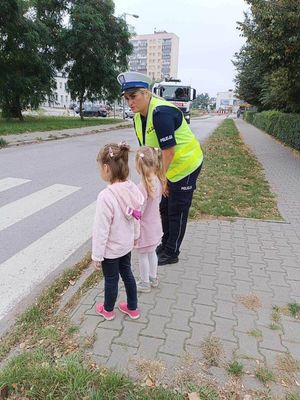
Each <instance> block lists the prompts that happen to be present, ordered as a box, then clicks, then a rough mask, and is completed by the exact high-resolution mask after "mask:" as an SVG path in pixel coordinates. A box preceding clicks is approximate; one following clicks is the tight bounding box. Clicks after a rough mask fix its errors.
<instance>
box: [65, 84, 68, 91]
mask: <svg viewBox="0 0 300 400" xmlns="http://www.w3.org/2000/svg"><path fill="white" fill-rule="evenodd" d="M65 90H68V84H67V82H66V83H65Z"/></svg>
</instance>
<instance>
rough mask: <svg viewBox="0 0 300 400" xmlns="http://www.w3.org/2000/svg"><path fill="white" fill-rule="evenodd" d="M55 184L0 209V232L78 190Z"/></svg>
mask: <svg viewBox="0 0 300 400" xmlns="http://www.w3.org/2000/svg"><path fill="white" fill-rule="evenodd" d="M79 189H80V188H79V187H76V186H68V185H60V184H55V185H52V186H49V187H47V188H45V189H42V190H39V191H38V192H35V193H32V194H31V195H29V196H26V197H23V198H21V199H19V200H16V201H14V202H12V203H9V204H7V205H5V206H3V207H1V208H0V231H1V230H3V229H6V228H8V227H9V226H11V225H13V224H15V223H17V222H19V221H21V220H22V219H24V218H27V217H29V216H30V215H32V214H34V213H36V212H38V211H40V210H42V209H44V208H46V207H48V206H50V205H51V204H54V203H55V202H57V201H59V200H61V199H63V198H64V197H66V196H69V195H70V194H72V193H74V192H76V191H77V190H79Z"/></svg>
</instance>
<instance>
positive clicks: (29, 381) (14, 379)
mask: <svg viewBox="0 0 300 400" xmlns="http://www.w3.org/2000/svg"><path fill="white" fill-rule="evenodd" d="M1 387H2V388H6V391H7V395H13V396H14V397H12V398H14V399H17V398H24V397H23V396H26V399H27V398H28V399H29V398H30V399H33V400H44V399H52V400H61V399H86V400H88V399H91V400H100V399H101V400H106V399H107V400H112V399H124V400H125V399H128V400H129V399H136V400H169V399H174V400H184V399H185V398H186V397H185V396H184V395H183V394H179V393H174V392H173V391H171V390H168V389H164V388H162V387H159V388H151V389H150V388H148V387H141V386H140V385H139V384H137V383H135V382H133V381H132V380H130V379H128V378H126V377H125V376H123V375H121V374H118V373H116V372H113V371H108V370H106V369H101V368H97V367H95V366H94V365H92V364H91V365H88V364H87V363H86V361H85V360H84V358H83V357H82V356H81V355H80V354H69V355H67V356H63V357H62V358H61V359H59V360H54V359H53V358H52V357H51V356H49V354H47V353H46V352H45V351H43V350H36V351H34V352H29V353H24V354H22V355H20V356H18V357H15V358H14V359H13V360H11V362H10V363H9V364H8V365H7V367H6V368H4V369H3V370H2V371H1V372H0V389H1ZM18 396H19V397H18ZM21 396H22V397H21Z"/></svg>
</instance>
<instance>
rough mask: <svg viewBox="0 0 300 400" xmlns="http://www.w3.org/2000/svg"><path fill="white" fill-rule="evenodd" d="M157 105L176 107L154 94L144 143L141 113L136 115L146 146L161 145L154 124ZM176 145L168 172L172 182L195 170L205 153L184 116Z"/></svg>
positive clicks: (137, 127) (136, 123)
mask: <svg viewBox="0 0 300 400" xmlns="http://www.w3.org/2000/svg"><path fill="white" fill-rule="evenodd" d="M157 106H167V107H175V108H177V107H176V106H174V105H173V104H172V103H170V102H168V101H166V100H163V99H160V98H158V97H156V96H152V97H151V100H150V104H149V108H148V115H147V122H146V131H145V142H144V143H143V128H142V120H141V115H140V113H136V114H135V115H134V125H135V131H136V135H137V137H138V139H139V142H140V143H141V144H143V145H145V146H150V147H160V146H159V141H158V139H157V135H156V132H155V129H154V126H153V119H152V116H153V111H154V109H155V107H157ZM175 140H176V145H175V146H174V150H175V154H174V158H173V160H172V162H171V164H170V166H169V168H168V171H167V173H166V176H167V178H168V179H169V180H170V181H171V182H178V181H179V180H180V179H183V178H184V177H185V176H187V175H189V174H191V173H192V172H194V171H195V170H196V169H197V168H198V167H199V166H200V165H201V163H202V161H203V153H202V150H201V147H200V144H199V141H198V140H197V138H196V137H195V135H194V134H193V132H192V131H191V129H190V127H189V126H188V124H187V122H186V120H185V118H184V116H182V123H181V125H180V126H179V128H178V129H176V131H175Z"/></svg>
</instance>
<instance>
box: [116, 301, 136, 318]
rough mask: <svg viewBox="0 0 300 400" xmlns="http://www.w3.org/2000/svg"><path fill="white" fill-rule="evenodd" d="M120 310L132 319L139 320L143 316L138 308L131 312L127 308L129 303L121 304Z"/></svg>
mask: <svg viewBox="0 0 300 400" xmlns="http://www.w3.org/2000/svg"><path fill="white" fill-rule="evenodd" d="M118 307H119V310H120V311H122V313H124V314H127V315H128V316H129V317H130V318H131V319H138V318H140V316H141V313H140V310H139V309H138V308H137V309H136V310H129V309H128V307H127V303H125V302H123V303H119V306H118Z"/></svg>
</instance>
